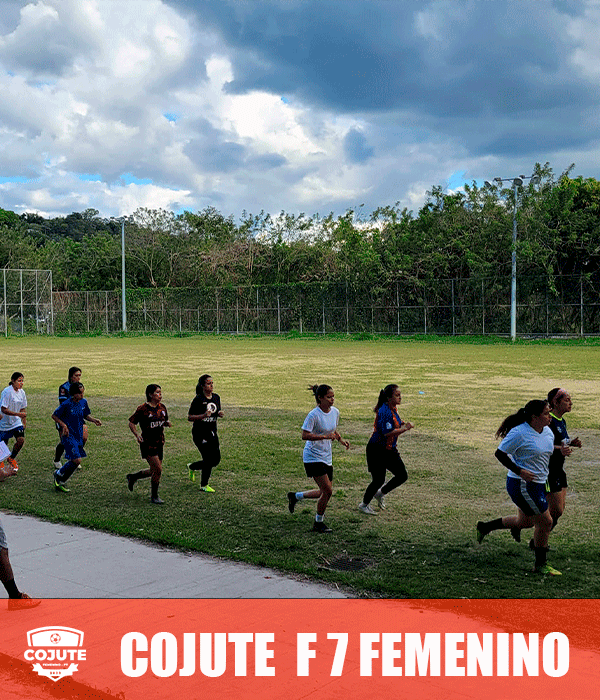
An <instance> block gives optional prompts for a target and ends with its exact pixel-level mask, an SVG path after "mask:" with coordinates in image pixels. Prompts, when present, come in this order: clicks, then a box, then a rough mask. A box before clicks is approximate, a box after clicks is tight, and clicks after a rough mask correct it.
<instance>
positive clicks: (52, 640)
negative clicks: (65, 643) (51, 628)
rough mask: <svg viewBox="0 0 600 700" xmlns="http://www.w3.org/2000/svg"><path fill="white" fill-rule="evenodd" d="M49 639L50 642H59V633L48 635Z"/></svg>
mask: <svg viewBox="0 0 600 700" xmlns="http://www.w3.org/2000/svg"><path fill="white" fill-rule="evenodd" d="M50 641H51V642H52V644H58V643H59V642H60V634H53V635H52V636H51V637H50Z"/></svg>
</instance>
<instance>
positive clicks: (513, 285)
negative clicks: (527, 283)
mask: <svg viewBox="0 0 600 700" xmlns="http://www.w3.org/2000/svg"><path fill="white" fill-rule="evenodd" d="M525 180H530V181H531V183H532V184H533V185H537V184H539V182H540V178H539V175H529V176H526V175H520V176H518V177H495V178H494V182H495V183H497V184H498V186H499V187H502V183H503V182H510V183H511V184H512V186H513V191H514V199H515V201H514V207H513V236H512V255H511V270H510V339H511V340H512V341H513V342H514V341H515V340H516V338H517V207H518V204H519V198H518V194H519V193H518V188H519V187H521V186H522V185H523V182H524V181H525ZM486 184H489V183H488V182H487V181H486Z"/></svg>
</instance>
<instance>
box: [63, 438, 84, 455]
mask: <svg viewBox="0 0 600 700" xmlns="http://www.w3.org/2000/svg"><path fill="white" fill-rule="evenodd" d="M60 441H61V442H62V444H63V447H64V448H65V454H66V455H67V459H68V460H72V459H83V458H84V457H87V455H86V453H85V450H84V449H83V445H82V444H81V443H80V442H77V440H75V438H72V437H71V436H70V435H68V436H67V437H63V438H61V440H60Z"/></svg>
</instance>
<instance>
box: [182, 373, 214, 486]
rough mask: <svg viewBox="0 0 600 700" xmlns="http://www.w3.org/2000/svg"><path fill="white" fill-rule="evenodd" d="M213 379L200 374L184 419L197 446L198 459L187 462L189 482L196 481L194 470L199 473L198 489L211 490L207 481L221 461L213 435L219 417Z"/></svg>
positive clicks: (207, 375) (208, 375)
mask: <svg viewBox="0 0 600 700" xmlns="http://www.w3.org/2000/svg"><path fill="white" fill-rule="evenodd" d="M213 386H214V384H213V379H212V377H211V376H210V374H203V375H202V376H201V377H200V378H199V379H198V384H197V385H196V396H195V397H194V399H193V400H192V404H191V406H190V410H189V411H188V420H189V421H190V423H192V440H193V441H194V445H196V447H197V448H198V450H199V452H200V454H201V455H202V459H200V460H198V461H197V462H192V463H190V464H188V465H187V466H188V470H189V472H188V474H189V477H190V481H196V472H197V471H199V472H201V473H202V476H201V478H200V491H205V492H206V493H214V492H215V490H214V489H213V488H212V486H209V485H208V480H209V479H210V475H211V473H212V470H213V468H214V467H216V466H217V465H218V464H219V462H220V461H221V449H220V446H219V436H218V435H217V418H223V411H222V410H221V397H220V396H219V395H218V394H215V392H214V391H213Z"/></svg>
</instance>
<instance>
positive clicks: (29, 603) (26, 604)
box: [8, 593, 42, 610]
mask: <svg viewBox="0 0 600 700" xmlns="http://www.w3.org/2000/svg"><path fill="white" fill-rule="evenodd" d="M41 602H42V601H41V600H35V598H32V597H31V596H29V595H27V593H21V597H20V598H9V599H8V609H9V610H27V608H37V606H38V605H39V604H40V603H41Z"/></svg>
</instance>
